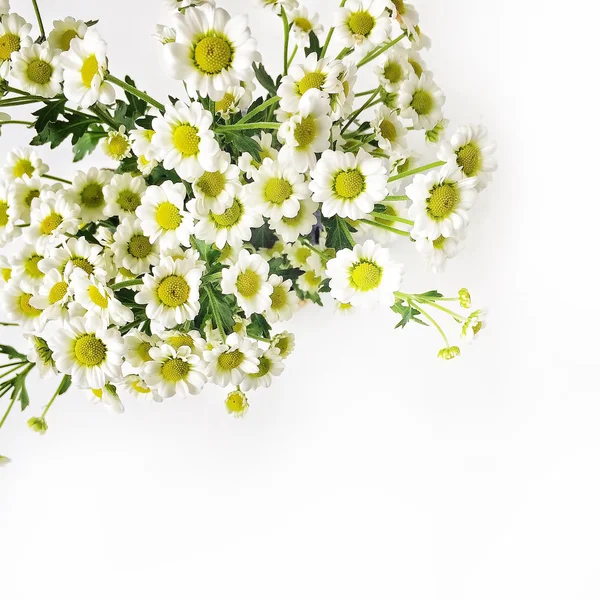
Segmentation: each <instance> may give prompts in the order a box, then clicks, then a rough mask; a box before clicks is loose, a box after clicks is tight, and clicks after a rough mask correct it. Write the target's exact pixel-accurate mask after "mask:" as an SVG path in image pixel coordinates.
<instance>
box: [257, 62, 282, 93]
mask: <svg viewBox="0 0 600 600" xmlns="http://www.w3.org/2000/svg"><path fill="white" fill-rule="evenodd" d="M252 68H253V69H254V73H255V74H256V79H258V83H260V85H262V86H263V87H264V88H265V90H267V92H269V94H272V95H273V96H276V95H277V87H276V86H275V83H274V82H273V78H272V77H271V76H270V75H269V74H268V73H267V71H266V69H265V67H264V66H263V64H262V63H260V64H257V63H254V64H253V65H252Z"/></svg>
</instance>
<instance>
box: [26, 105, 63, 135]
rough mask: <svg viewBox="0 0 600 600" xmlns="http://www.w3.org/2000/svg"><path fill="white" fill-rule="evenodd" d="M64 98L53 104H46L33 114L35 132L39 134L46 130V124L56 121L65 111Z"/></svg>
mask: <svg viewBox="0 0 600 600" xmlns="http://www.w3.org/2000/svg"><path fill="white" fill-rule="evenodd" d="M66 102H67V100H66V98H63V99H60V100H56V101H54V102H48V103H47V104H46V105H44V106H43V107H42V108H40V109H39V110H36V111H35V112H34V113H32V114H33V116H34V117H36V120H35V130H36V131H37V132H38V133H40V132H41V131H43V130H44V129H45V128H46V125H48V123H51V122H54V121H57V120H58V117H59V116H60V115H62V114H63V112H64V110H65V104H66Z"/></svg>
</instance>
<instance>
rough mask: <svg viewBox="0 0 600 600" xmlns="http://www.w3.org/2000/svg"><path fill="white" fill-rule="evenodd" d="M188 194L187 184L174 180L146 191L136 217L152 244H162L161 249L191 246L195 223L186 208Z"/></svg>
mask: <svg viewBox="0 0 600 600" xmlns="http://www.w3.org/2000/svg"><path fill="white" fill-rule="evenodd" d="M185 195H186V190H185V186H184V185H183V183H173V182H171V181H165V182H164V183H163V184H162V185H161V186H160V187H159V186H156V185H153V186H150V187H149V188H148V189H147V190H146V193H145V194H144V197H143V199H142V204H141V205H140V206H139V207H138V208H137V210H136V211H135V214H136V215H137V217H138V219H140V221H141V224H142V231H143V232H144V234H145V235H147V236H148V238H149V240H150V243H151V244H154V242H156V241H158V244H159V246H160V248H161V249H163V248H171V247H173V246H176V245H178V244H181V245H182V246H186V247H189V246H190V235H191V233H192V230H193V226H194V223H193V218H192V215H191V214H190V213H189V212H187V211H186V210H185V209H184V207H183V203H184V201H185Z"/></svg>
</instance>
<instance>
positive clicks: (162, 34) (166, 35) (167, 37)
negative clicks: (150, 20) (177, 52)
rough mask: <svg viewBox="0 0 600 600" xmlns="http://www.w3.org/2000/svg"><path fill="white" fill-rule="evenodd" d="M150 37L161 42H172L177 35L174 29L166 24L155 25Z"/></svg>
mask: <svg viewBox="0 0 600 600" xmlns="http://www.w3.org/2000/svg"><path fill="white" fill-rule="evenodd" d="M152 37H154V38H156V39H157V40H158V41H159V42H160V43H161V44H163V45H164V44H172V43H173V42H174V41H175V38H176V37H177V34H176V33H175V30H174V29H173V28H172V27H167V26H166V25H160V24H157V25H156V31H155V32H154V33H153V34H152Z"/></svg>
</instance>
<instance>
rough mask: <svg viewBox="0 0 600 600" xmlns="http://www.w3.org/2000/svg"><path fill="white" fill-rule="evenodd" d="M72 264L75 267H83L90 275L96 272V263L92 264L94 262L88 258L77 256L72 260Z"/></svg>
mask: <svg viewBox="0 0 600 600" xmlns="http://www.w3.org/2000/svg"><path fill="white" fill-rule="evenodd" d="M71 264H72V265H73V266H74V267H77V268H79V269H83V270H84V271H85V272H86V273H87V274H88V275H91V274H92V273H93V272H94V265H92V263H91V262H90V261H89V260H88V259H87V258H82V257H81V256H76V257H75V258H73V259H72V260H71Z"/></svg>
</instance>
